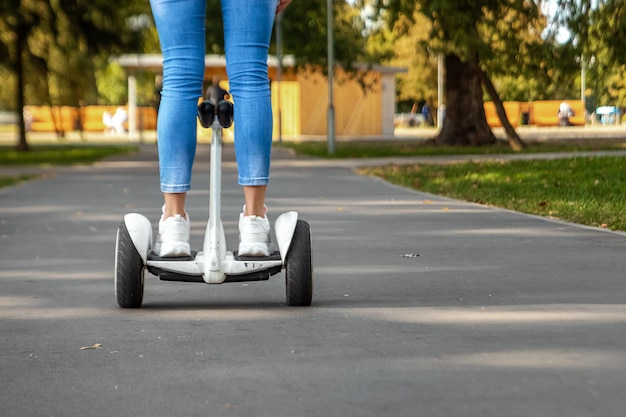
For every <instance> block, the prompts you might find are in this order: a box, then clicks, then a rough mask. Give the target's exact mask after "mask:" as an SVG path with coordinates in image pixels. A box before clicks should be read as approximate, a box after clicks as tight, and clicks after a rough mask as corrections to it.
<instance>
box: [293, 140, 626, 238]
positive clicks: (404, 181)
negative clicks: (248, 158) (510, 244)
mask: <svg viewBox="0 0 626 417" xmlns="http://www.w3.org/2000/svg"><path fill="white" fill-rule="evenodd" d="M284 146H287V147H290V148H292V149H294V150H295V151H296V152H298V153H302V154H306V155H310V156H315V157H320V158H336V159H340V158H382V157H391V156H434V155H470V154H472V155H479V154H482V155H498V154H511V153H514V152H513V151H512V150H511V148H510V147H509V146H508V144H505V143H500V144H497V145H492V146H484V147H462V148H459V147H445V146H432V145H427V144H425V143H423V142H415V141H379V142H368V141H354V142H339V143H337V144H336V147H335V154H334V155H332V156H328V155H327V143H325V142H307V143H287V144H285V145H284ZM618 149H626V142H625V141H620V140H602V139H590V140H575V141H550V142H546V143H536V144H530V145H529V146H528V148H527V149H525V150H524V151H522V152H521V153H524V154H528V153H530V154H532V153H539V152H545V153H548V152H579V151H599V150H618ZM360 172H361V173H362V174H369V175H377V176H380V177H382V178H384V179H386V180H387V181H390V182H392V183H395V184H399V185H403V186H405V187H410V188H414V189H417V190H420V191H425V192H428V193H432V194H438V195H443V196H448V197H452V198H456V199H461V200H466V201H473V202H477V203H481V204H487V205H492V206H497V207H503V208H507V209H511V210H516V211H519V212H524V213H531V214H537V215H540V216H549V217H553V218H559V219H562V220H566V221H570V222H574V223H579V224H586V225H591V226H597V227H604V228H608V229H612V230H622V231H626V193H625V192H624V190H625V189H626V158H625V157H619V156H616V157H578V158H566V159H556V160H541V159H537V160H530V161H522V160H520V161H510V162H494V161H488V162H466V163H455V164H443V165H431V164H427V165H426V164H425V165H403V166H385V167H378V168H364V169H362V170H360Z"/></svg>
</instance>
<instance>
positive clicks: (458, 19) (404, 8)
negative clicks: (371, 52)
mask: <svg viewBox="0 0 626 417" xmlns="http://www.w3.org/2000/svg"><path fill="white" fill-rule="evenodd" d="M538 3H539V2H538V1H537V2H536V1H530V0H508V1H500V0H421V1H417V2H415V1H411V0H397V1H394V2H386V1H382V0H379V1H377V6H378V7H379V8H380V9H382V10H383V11H384V13H385V16H386V17H387V18H388V19H389V20H391V21H398V20H399V19H400V18H403V17H407V16H408V17H410V16H412V15H413V13H414V12H415V11H416V10H417V11H418V12H419V13H420V14H421V15H423V16H425V17H426V18H427V19H428V20H429V22H430V26H431V31H430V36H429V39H428V47H429V49H430V51H431V53H432V54H440V55H443V56H444V59H445V67H446V76H445V81H446V95H447V100H446V109H445V118H444V121H443V127H442V129H441V132H440V133H439V135H438V136H437V137H436V138H435V140H436V142H437V143H442V144H444V143H445V144H455V145H482V144H489V143H493V142H495V140H496V139H495V137H494V135H493V133H492V131H491V129H490V127H489V126H488V125H487V122H486V118H485V114H484V110H483V105H482V103H483V91H484V90H483V88H484V89H485V90H486V91H487V93H488V95H489V96H491V99H492V100H493V101H494V102H495V103H496V109H497V111H498V115H499V116H500V119H501V120H502V122H503V126H504V127H505V130H506V134H507V139H508V140H509V143H510V144H511V146H513V147H514V148H515V149H519V148H521V147H522V146H523V144H522V142H521V140H520V139H519V136H518V135H517V133H516V132H515V130H514V129H513V127H512V126H511V125H510V123H509V122H508V119H507V118H506V114H505V113H504V108H503V106H502V104H501V100H500V97H499V95H498V91H497V88H496V86H495V84H494V83H493V82H492V73H494V74H497V73H499V70H500V69H502V68H504V66H503V65H505V64H506V65H508V66H509V69H510V68H512V67H513V66H519V67H522V66H523V65H524V63H523V62H519V59H516V58H519V53H518V51H520V50H522V51H523V50H529V49H533V48H535V49H537V45H541V43H542V40H541V37H540V36H539V35H537V36H535V37H532V36H528V33H532V31H533V30H536V27H537V22H538V21H539V20H540V19H541V13H540V11H539V7H538ZM495 46H498V47H499V46H504V47H505V49H504V50H503V51H499V50H498V47H495ZM495 51H498V53H497V54H496V52H495ZM503 56H505V57H506V60H505V62H500V63H498V61H503V60H502V57H503ZM500 72H501V71H500Z"/></svg>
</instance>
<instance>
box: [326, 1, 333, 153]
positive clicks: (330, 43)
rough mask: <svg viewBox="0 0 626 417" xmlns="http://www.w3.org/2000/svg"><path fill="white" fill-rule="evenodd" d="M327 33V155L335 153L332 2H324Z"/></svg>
mask: <svg viewBox="0 0 626 417" xmlns="http://www.w3.org/2000/svg"><path fill="white" fill-rule="evenodd" d="M326 8H327V16H326V17H327V19H326V27H327V31H328V34H327V35H328V36H327V44H328V154H329V155H333V154H334V153H335V108H334V106H333V69H334V66H335V58H334V55H335V51H334V43H333V30H334V29H333V0H327V1H326Z"/></svg>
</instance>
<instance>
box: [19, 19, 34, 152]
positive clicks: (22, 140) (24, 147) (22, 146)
mask: <svg viewBox="0 0 626 417" xmlns="http://www.w3.org/2000/svg"><path fill="white" fill-rule="evenodd" d="M16 32H17V33H16V34H17V36H16V39H15V46H16V48H15V50H16V52H15V72H16V74H17V77H16V79H17V89H16V93H17V121H18V127H19V137H18V141H17V146H16V147H15V148H16V149H17V150H18V151H23V152H26V151H28V150H29V149H30V147H29V146H28V142H27V141H26V124H25V123H24V104H25V103H24V61H23V50H24V47H25V45H26V34H25V31H24V30H22V29H21V28H18V30H17V31H16Z"/></svg>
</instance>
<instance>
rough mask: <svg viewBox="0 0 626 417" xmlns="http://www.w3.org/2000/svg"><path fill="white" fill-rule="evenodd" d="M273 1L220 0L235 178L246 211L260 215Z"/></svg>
mask: <svg viewBox="0 0 626 417" xmlns="http://www.w3.org/2000/svg"><path fill="white" fill-rule="evenodd" d="M276 4H277V2H276V0H249V1H245V2H241V1H238V0H223V1H222V15H223V19H224V40H225V49H226V65H227V72H228V81H229V83H230V93H231V94H232V96H233V101H234V105H235V151H236V155H237V166H238V169H239V180H238V182H239V184H240V185H242V186H243V187H244V197H245V198H246V206H247V207H248V210H249V211H250V213H249V214H256V215H260V216H263V215H264V211H262V210H263V201H259V199H261V200H264V197H265V187H266V186H267V184H268V182H269V167H270V153H271V146H272V108H271V95H270V87H269V78H268V74H267V55H268V49H269V42H270V38H271V34H272V25H273V22H274V15H275V11H276ZM249 187H254V188H249ZM257 187H259V188H257ZM259 209H260V210H261V211H259Z"/></svg>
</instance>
